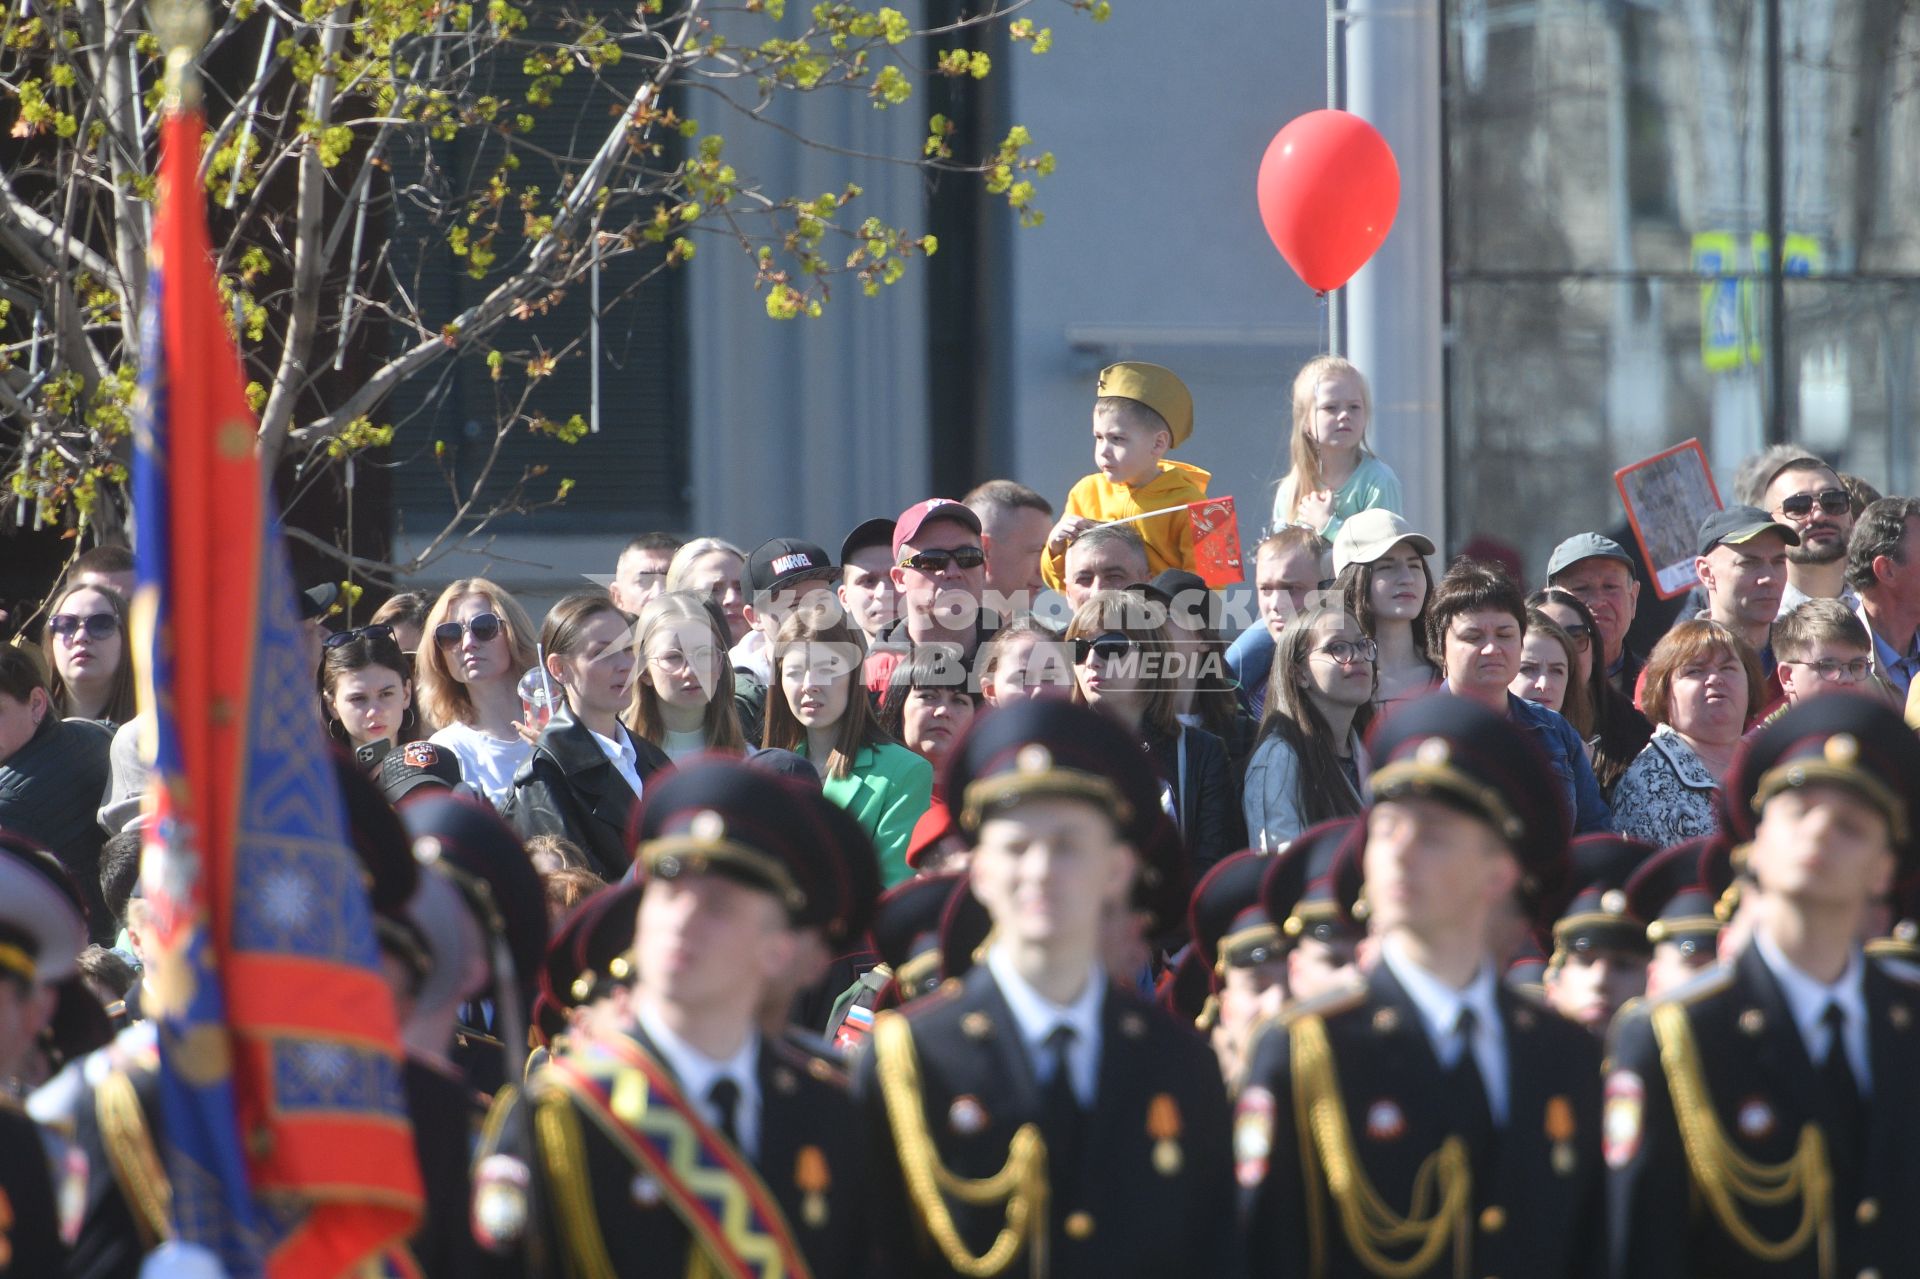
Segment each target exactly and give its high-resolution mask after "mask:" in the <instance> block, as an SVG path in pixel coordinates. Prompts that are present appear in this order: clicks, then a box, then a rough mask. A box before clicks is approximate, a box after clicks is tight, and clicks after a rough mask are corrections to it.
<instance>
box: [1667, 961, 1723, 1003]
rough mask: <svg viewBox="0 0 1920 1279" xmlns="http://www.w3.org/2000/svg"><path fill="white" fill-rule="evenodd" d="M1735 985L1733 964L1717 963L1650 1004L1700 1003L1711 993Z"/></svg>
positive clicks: (1716, 992) (1714, 993)
mask: <svg viewBox="0 0 1920 1279" xmlns="http://www.w3.org/2000/svg"><path fill="white" fill-rule="evenodd" d="M1731 985H1733V965H1732V964H1716V965H1715V966H1713V967H1712V968H1709V969H1707V970H1706V971H1705V972H1703V973H1701V974H1700V975H1699V976H1698V977H1695V978H1694V979H1693V980H1691V981H1687V982H1682V983H1681V984H1680V985H1678V986H1675V987H1674V988H1673V989H1672V990H1669V991H1664V992H1662V993H1661V994H1660V995H1658V996H1656V997H1655V998H1653V999H1650V1000H1648V1001H1647V1002H1648V1003H1650V1004H1656V1005H1657V1004H1692V1003H1698V1002H1699V1001H1700V1000H1702V999H1705V998H1706V997H1707V996H1709V995H1717V994H1719V993H1720V992H1721V991H1723V990H1725V989H1726V988H1727V987H1729V986H1731Z"/></svg>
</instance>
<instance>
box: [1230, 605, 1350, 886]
mask: <svg viewBox="0 0 1920 1279" xmlns="http://www.w3.org/2000/svg"><path fill="white" fill-rule="evenodd" d="M1378 652H1379V650H1378V647H1377V645H1376V642H1375V641H1374V640H1373V639H1371V638H1369V637H1368V635H1367V633H1366V631H1365V630H1364V629H1363V628H1362V627H1361V625H1360V622H1359V619H1357V618H1355V617H1353V616H1352V615H1351V614H1349V613H1347V612H1346V611H1345V610H1344V609H1338V608H1316V609H1309V610H1308V611H1306V612H1304V613H1299V614H1296V615H1295V616H1294V618H1293V620H1292V621H1290V622H1288V623H1287V625H1286V628H1285V629H1284V630H1282V631H1281V632H1280V641H1279V643H1278V645H1277V646H1276V647H1275V650H1274V661H1273V675H1272V678H1271V682H1270V683H1269V685H1268V688H1267V699H1266V702H1267V710H1266V716H1265V718H1263V719H1262V720H1261V722H1260V740H1259V745H1257V746H1256V747H1254V751H1253V758H1252V759H1250V760H1248V761H1247V780H1246V801H1245V804H1244V809H1245V812H1246V818H1247V834H1248V837H1249V838H1250V839H1251V840H1252V841H1253V842H1254V845H1255V846H1256V847H1259V848H1264V849H1279V848H1282V847H1284V846H1285V845H1287V844H1289V843H1291V842H1292V841H1293V840H1294V839H1295V838H1297V837H1298V836H1299V835H1300V833H1301V832H1302V831H1304V830H1306V829H1307V828H1308V827H1310V826H1317V825H1319V824H1320V823H1321V822H1325V821H1331V820H1333V819H1334V818H1336V817H1353V816H1356V815H1358V814H1359V813H1360V811H1361V810H1362V809H1364V808H1365V807H1366V806H1367V802H1368V799H1369V798H1370V797H1369V795H1368V791H1367V774H1368V772H1369V771H1370V770H1369V768H1368V764H1367V752H1366V749H1365V748H1364V747H1363V746H1362V745H1361V740H1362V739H1363V738H1364V737H1365V736H1366V732H1367V725H1368V724H1369V723H1371V722H1372V720H1373V716H1374V695H1375V689H1376V682H1377V668H1376V666H1375V664H1374V663H1375V661H1376V659H1377V656H1378Z"/></svg>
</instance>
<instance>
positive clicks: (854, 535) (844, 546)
mask: <svg viewBox="0 0 1920 1279" xmlns="http://www.w3.org/2000/svg"><path fill="white" fill-rule="evenodd" d="M869 546H884V547H886V548H887V553H888V554H889V555H891V554H892V553H893V521H892V520H890V519H888V518H887V517H886V516H884V515H876V516H874V517H873V518H872V519H870V520H863V521H861V522H860V523H858V524H856V525H854V526H853V532H851V533H849V534H847V536H846V538H845V540H844V541H842V542H841V543H840V563H841V564H842V565H843V566H844V565H845V564H846V562H847V561H848V560H850V559H852V558H853V553H854V552H855V551H864V550H866V549H867V548H868V547H869Z"/></svg>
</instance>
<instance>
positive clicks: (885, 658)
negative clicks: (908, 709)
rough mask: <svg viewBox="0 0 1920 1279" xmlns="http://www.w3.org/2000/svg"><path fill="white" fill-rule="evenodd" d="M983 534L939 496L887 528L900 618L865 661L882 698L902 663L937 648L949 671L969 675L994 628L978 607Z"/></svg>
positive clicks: (994, 620)
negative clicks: (948, 659) (948, 657)
mask: <svg viewBox="0 0 1920 1279" xmlns="http://www.w3.org/2000/svg"><path fill="white" fill-rule="evenodd" d="M987 550H988V546H987V537H986V534H985V532H983V531H982V529H981V525H980V517H979V516H978V515H976V514H974V512H973V509H972V508H971V507H968V506H966V505H964V504H963V503H960V502H955V501H952V500H951V499H948V498H944V497H931V498H928V499H927V500H926V501H924V502H915V503H914V504H913V505H912V506H909V507H908V508H907V509H906V510H904V511H902V512H900V518H899V519H898V520H896V521H894V526H893V571H892V577H893V584H894V586H895V587H896V588H897V589H898V590H899V592H900V620H899V621H897V622H895V623H894V624H893V625H892V626H891V627H889V628H888V629H887V630H885V631H883V632H882V633H881V635H880V638H879V639H878V640H877V641H876V642H875V643H874V646H873V651H872V652H871V653H870V654H868V656H867V665H866V682H867V689H868V691H869V692H871V693H873V694H874V695H875V696H878V695H880V694H881V693H884V692H885V691H886V688H887V680H888V679H889V678H890V677H891V676H892V675H893V668H894V667H895V666H897V665H899V663H900V660H901V658H903V657H905V656H906V655H907V654H908V653H909V652H911V651H913V650H914V649H915V648H918V647H919V646H921V645H923V644H938V645H941V646H942V647H944V648H946V649H948V650H949V651H950V652H951V653H952V655H953V656H955V657H957V658H959V659H960V660H959V664H958V665H957V666H956V667H955V668H954V669H955V670H956V672H958V671H965V672H967V673H968V674H971V672H972V670H973V657H974V654H975V653H977V652H979V651H980V646H981V645H982V644H983V643H985V642H986V641H987V640H989V639H991V638H992V637H993V633H994V632H995V631H996V630H998V629H999V628H1000V618H999V617H998V616H996V615H995V614H994V613H993V612H991V611H990V610H988V609H987V608H986V607H985V605H984V604H983V603H982V595H983V592H984V591H985V590H986V585H987Z"/></svg>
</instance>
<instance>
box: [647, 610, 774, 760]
mask: <svg viewBox="0 0 1920 1279" xmlns="http://www.w3.org/2000/svg"><path fill="white" fill-rule="evenodd" d="M634 642H635V658H636V660H637V662H638V667H637V668H636V672H635V676H634V681H633V703H632V706H631V707H630V708H629V709H628V711H627V714H626V719H625V722H626V725H627V727H628V728H630V729H632V730H633V732H634V735H635V736H636V737H641V738H644V739H646V740H647V741H649V742H652V743H653V744H654V745H655V746H658V747H659V748H660V749H661V750H663V751H665V752H666V754H667V757H668V758H669V759H673V760H679V759H682V758H684V757H685V756H688V755H696V754H698V753H700V752H701V751H718V752H720V753H721V754H724V755H741V754H744V753H745V752H746V749H747V742H746V738H745V737H744V736H742V735H741V732H740V716H739V713H738V712H737V710H736V709H735V706H734V699H733V669H732V667H730V666H729V665H728V664H727V648H728V644H727V620H726V615H725V614H724V613H722V612H721V611H720V606H719V605H718V604H717V603H715V602H714V601H713V599H712V598H711V597H710V596H707V595H703V594H695V593H694V592H692V591H668V592H666V593H665V594H664V595H656V596H654V597H653V598H652V599H651V600H648V601H647V603H646V606H645V607H644V608H642V609H641V610H640V619H639V621H637V622H635V623H634Z"/></svg>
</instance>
